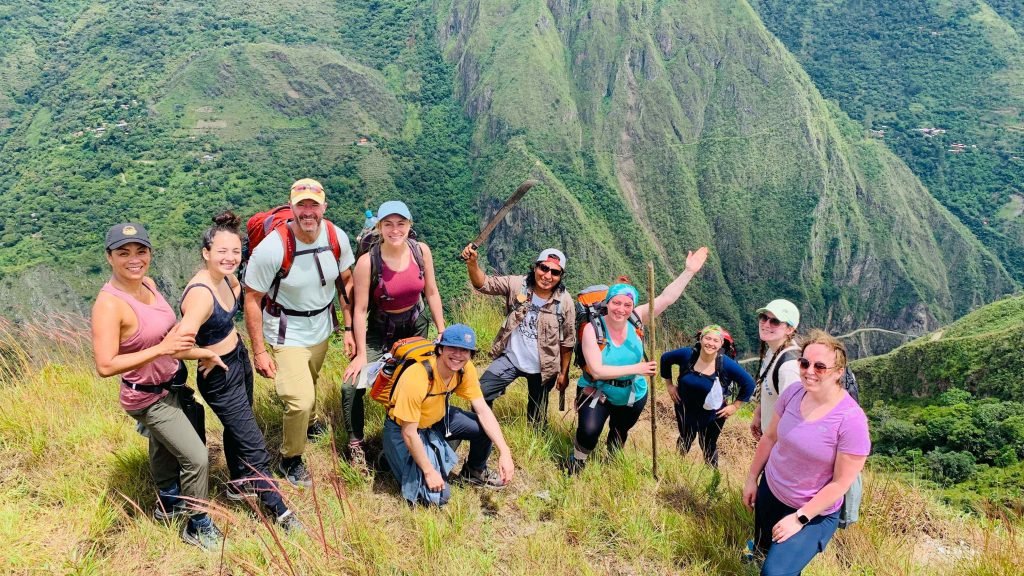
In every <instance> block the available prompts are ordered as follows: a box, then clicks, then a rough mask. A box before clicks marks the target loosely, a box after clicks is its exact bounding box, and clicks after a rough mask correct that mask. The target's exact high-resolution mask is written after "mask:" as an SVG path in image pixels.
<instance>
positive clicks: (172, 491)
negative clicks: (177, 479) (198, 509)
mask: <svg viewBox="0 0 1024 576" xmlns="http://www.w3.org/2000/svg"><path fill="white" fill-rule="evenodd" d="M180 494H181V489H180V488H179V487H178V485H177V484H175V485H174V486H171V487H170V488H168V489H166V490H158V491H157V499H156V507H155V508H154V509H153V518H155V519H157V520H173V519H175V518H177V517H179V516H182V515H185V514H187V513H188V502H186V501H184V500H182V499H181V498H180V497H179V496H180Z"/></svg>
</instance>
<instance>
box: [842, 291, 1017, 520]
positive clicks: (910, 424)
mask: <svg viewBox="0 0 1024 576" xmlns="http://www.w3.org/2000/svg"><path fill="white" fill-rule="evenodd" d="M1022 349H1024V297H1020V296H1018V297H1015V298H1009V299H1005V300H1000V301H998V302H995V303H992V304H990V305H988V306H985V307H982V308H980V309H978V310H976V311H975V312H973V313H971V314H968V315H967V316H965V317H963V318H961V319H960V320H957V321H956V322H954V323H953V324H951V325H950V326H948V327H946V328H944V329H942V330H940V331H937V332H935V333H933V334H929V335H926V336H923V337H921V338H919V339H917V340H915V341H913V342H910V343H908V344H906V345H904V346H901V347H900V348H897V349H896V350H893V351H892V352H891V353H889V354H887V355H885V356H880V357H876V358H868V359H865V360H861V361H858V362H855V363H854V370H856V373H857V378H858V381H859V382H860V384H861V397H862V400H861V401H862V403H863V405H864V406H865V407H866V408H867V412H868V416H869V418H870V420H871V425H872V438H873V440H874V442H875V445H874V454H875V455H874V456H872V458H873V460H874V461H875V462H876V463H877V464H880V465H884V466H886V467H889V468H891V469H894V470H897V471H902V472H904V473H907V474H908V475H914V477H915V478H920V479H924V480H926V481H929V482H930V483H933V484H934V485H936V486H940V487H944V488H945V490H944V494H945V497H946V499H947V500H948V501H950V502H955V503H957V504H958V505H960V506H962V507H965V508H968V509H971V510H975V511H980V512H992V513H998V512H999V511H1007V510H1010V511H1014V512H1015V513H1018V514H1019V513H1021V512H1022V511H1024V502H1022V501H1021V498H1020V495H1021V494H1022V493H1024V464H1022V460H1024V404H1022V403H1021V402H1020V399H1021V398H1022V395H1024V385H1022V382H1021V377H1020V375H1021V374H1024V359H1022V357H1021V354H1020V351H1021V350H1022Z"/></svg>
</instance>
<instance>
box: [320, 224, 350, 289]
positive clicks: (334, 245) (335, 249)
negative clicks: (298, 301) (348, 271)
mask: <svg viewBox="0 0 1024 576" xmlns="http://www.w3.org/2000/svg"><path fill="white" fill-rule="evenodd" d="M324 224H325V225H326V226H327V244H328V245H329V246H330V247H331V254H334V261H335V262H336V263H337V264H338V277H337V278H335V280H334V288H335V290H337V292H338V300H339V301H341V300H344V301H345V304H348V294H346V293H345V282H344V281H343V280H342V279H341V241H340V240H339V239H338V229H337V228H335V227H334V223H332V222H331V221H330V220H327V219H326V218H325V219H324Z"/></svg>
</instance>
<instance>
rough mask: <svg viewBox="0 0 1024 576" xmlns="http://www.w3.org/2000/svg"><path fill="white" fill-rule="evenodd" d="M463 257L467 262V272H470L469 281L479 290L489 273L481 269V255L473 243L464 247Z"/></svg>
mask: <svg viewBox="0 0 1024 576" xmlns="http://www.w3.org/2000/svg"><path fill="white" fill-rule="evenodd" d="M462 259H463V260H464V261H465V262H466V272H468V273H469V281H470V283H472V284H473V288H476V289H477V290H479V289H480V288H481V287H483V285H484V282H485V281H486V280H487V274H484V271H483V270H481V269H480V262H479V255H478V254H477V251H476V248H474V247H473V245H472V244H467V245H466V247H465V248H463V249H462Z"/></svg>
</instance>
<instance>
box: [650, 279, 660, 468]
mask: <svg viewBox="0 0 1024 576" xmlns="http://www.w3.org/2000/svg"><path fill="white" fill-rule="evenodd" d="M647 289H648V294H647V301H648V302H649V304H648V306H647V308H648V310H649V311H650V317H649V318H648V319H647V334H648V340H647V345H648V348H649V349H650V351H651V357H652V358H654V356H655V353H656V352H655V351H656V350H657V347H656V341H655V337H654V331H655V328H654V326H655V324H656V322H655V320H656V319H657V310H656V309H655V307H654V262H648V263H647ZM656 382H657V374H655V375H654V376H652V377H651V381H650V383H649V384H650V385H649V386H648V395H649V396H650V398H651V474H652V475H653V476H654V479H655V480H658V410H657V406H656V404H657V402H656V395H655V388H654V386H655V383H656Z"/></svg>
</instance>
